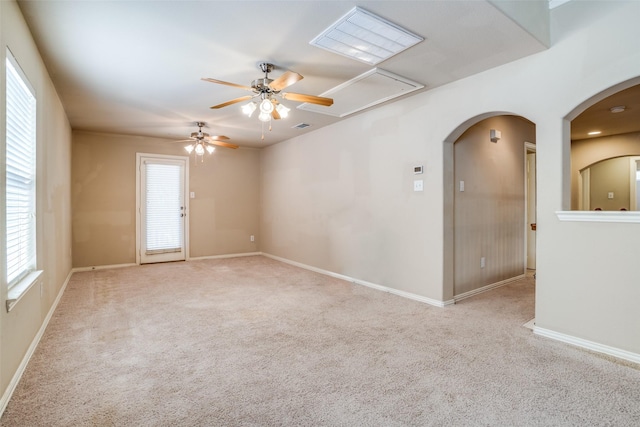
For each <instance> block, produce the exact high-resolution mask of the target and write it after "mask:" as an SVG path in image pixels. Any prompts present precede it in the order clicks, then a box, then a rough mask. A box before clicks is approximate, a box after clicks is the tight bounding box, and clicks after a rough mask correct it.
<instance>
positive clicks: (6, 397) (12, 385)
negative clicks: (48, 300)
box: [0, 269, 73, 416]
mask: <svg viewBox="0 0 640 427" xmlns="http://www.w3.org/2000/svg"><path fill="white" fill-rule="evenodd" d="M72 275H73V269H72V270H71V271H69V274H68V275H67V278H66V279H65V281H64V283H63V284H62V287H61V288H60V292H58V295H57V296H56V299H55V301H53V304H51V308H50V309H49V312H48V313H47V316H46V317H45V318H44V321H43V322H42V325H40V329H39V330H38V333H37V334H36V336H35V337H33V341H31V345H30V346H29V348H28V349H27V352H26V353H25V355H24V357H23V358H22V362H20V365H18V369H17V370H16V373H15V374H14V375H13V378H11V382H9V385H8V386H7V389H6V390H5V392H4V394H3V395H2V398H0V416H2V414H4V411H5V409H7V405H8V404H9V401H10V400H11V396H13V392H14V391H15V390H16V387H17V386H18V383H19V382H20V379H21V378H22V375H23V374H24V371H25V369H27V365H28V364H29V361H30V360H31V356H33V353H34V352H35V351H36V348H37V347H38V344H40V340H41V339H42V336H43V335H44V331H45V330H46V329H47V326H48V325H49V321H50V320H51V317H52V316H53V313H54V312H55V311H56V308H58V303H59V302H60V299H61V298H62V294H64V291H65V289H67V284H68V283H69V280H70V279H71V276H72Z"/></svg>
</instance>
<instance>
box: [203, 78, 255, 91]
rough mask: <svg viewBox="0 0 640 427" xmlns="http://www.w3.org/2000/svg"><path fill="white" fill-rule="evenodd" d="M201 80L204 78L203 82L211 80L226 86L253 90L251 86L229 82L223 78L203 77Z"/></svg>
mask: <svg viewBox="0 0 640 427" xmlns="http://www.w3.org/2000/svg"><path fill="white" fill-rule="evenodd" d="M202 80H204V81H205V82H211V83H218V84H221V85H227V86H233V87H237V88H240V89H244V90H248V91H250V92H251V91H253V88H251V87H250V86H244V85H239V84H236V83H229V82H225V81H223V80H216V79H210V78H208V77H203V78H202Z"/></svg>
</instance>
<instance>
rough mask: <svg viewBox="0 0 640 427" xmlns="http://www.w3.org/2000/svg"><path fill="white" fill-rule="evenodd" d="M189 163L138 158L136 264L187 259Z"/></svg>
mask: <svg viewBox="0 0 640 427" xmlns="http://www.w3.org/2000/svg"><path fill="white" fill-rule="evenodd" d="M187 167H188V159H187V158H185V157H178V156H159V155H151V154H149V155H142V154H138V172H139V174H138V176H139V182H138V189H139V191H138V218H139V220H138V224H139V226H138V255H139V256H138V262H139V263H140V264H148V263H154V262H168V261H184V260H185V259H186V256H187V255H186V246H187V245H186V235H187V234H186V232H185V227H186V224H187V221H186V218H187V206H186V204H185V202H186V200H187V199H186V198H185V194H186V192H187V176H188V175H187Z"/></svg>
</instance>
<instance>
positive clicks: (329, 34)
mask: <svg viewBox="0 0 640 427" xmlns="http://www.w3.org/2000/svg"><path fill="white" fill-rule="evenodd" d="M423 40H424V38H423V37H420V36H418V35H416V34H413V33H411V32H410V31H408V30H406V29H404V28H402V27H400V26H398V25H396V24H394V23H392V22H389V21H387V20H386V19H384V18H381V17H379V16H377V15H374V14H373V13H371V12H368V11H366V10H364V9H362V8H359V7H354V8H353V9H351V10H350V11H349V12H348V13H347V14H346V15H344V16H343V17H342V18H340V19H339V20H338V21H336V22H335V23H333V25H331V26H330V27H329V28H327V29H326V30H324V31H323V32H322V33H320V34H319V35H318V36H317V37H316V38H314V39H313V40H311V41H310V42H309V44H311V45H313V46H317V47H320V48H322V49H326V50H329V51H331V52H334V53H337V54H339V55H343V56H347V57H349V58H352V59H356V60H358V61H361V62H365V63H367V64H369V65H376V64H378V63H380V62H382V61H384V60H386V59H389V58H391V57H392V56H394V55H397V54H398V53H400V52H402V51H404V50H406V49H408V48H410V47H411V46H413V45H415V44H418V43H420V42H421V41H423Z"/></svg>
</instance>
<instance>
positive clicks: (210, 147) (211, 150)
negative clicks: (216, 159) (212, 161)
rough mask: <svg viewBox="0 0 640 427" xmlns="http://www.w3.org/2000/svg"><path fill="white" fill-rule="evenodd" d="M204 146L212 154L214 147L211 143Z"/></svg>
mask: <svg viewBox="0 0 640 427" xmlns="http://www.w3.org/2000/svg"><path fill="white" fill-rule="evenodd" d="M206 148H207V151H208V152H209V154H213V152H214V151H216V147H212V146H211V145H207V147H206Z"/></svg>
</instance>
